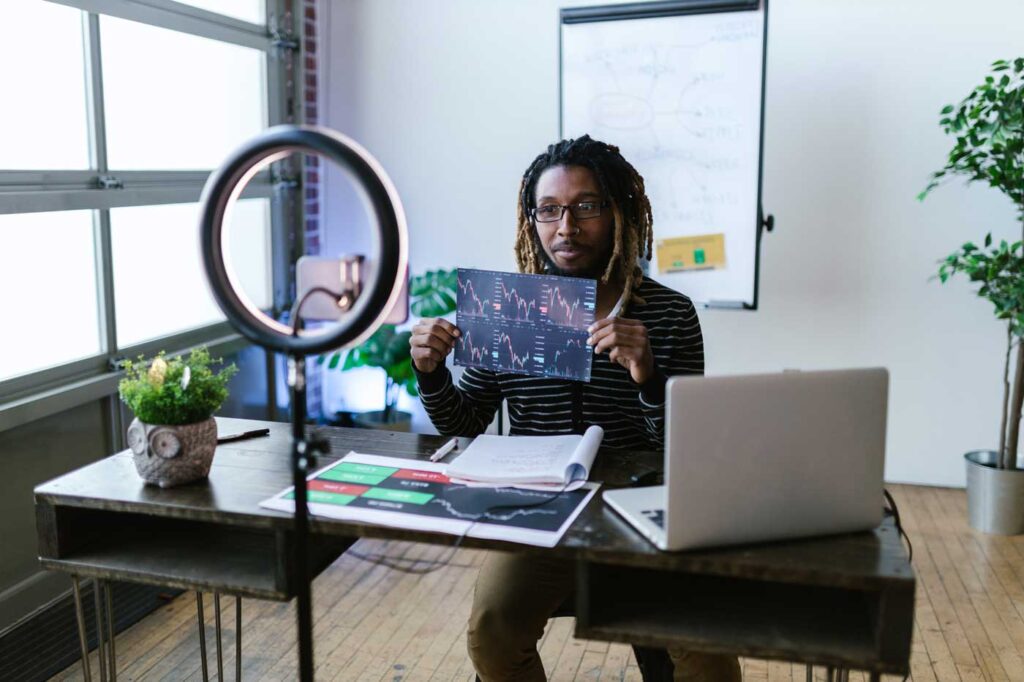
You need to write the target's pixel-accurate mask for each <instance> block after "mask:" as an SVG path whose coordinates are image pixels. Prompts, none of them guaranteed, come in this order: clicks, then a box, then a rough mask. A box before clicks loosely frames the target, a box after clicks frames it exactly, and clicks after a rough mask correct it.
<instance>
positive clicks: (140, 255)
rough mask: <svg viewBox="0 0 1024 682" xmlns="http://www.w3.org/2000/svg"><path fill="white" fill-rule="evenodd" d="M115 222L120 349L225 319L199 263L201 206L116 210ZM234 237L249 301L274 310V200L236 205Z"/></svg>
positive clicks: (234, 256) (235, 261) (234, 258)
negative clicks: (271, 213)
mask: <svg viewBox="0 0 1024 682" xmlns="http://www.w3.org/2000/svg"><path fill="white" fill-rule="evenodd" d="M110 222H111V238H112V240H113V251H114V304H115V306H116V311H117V313H116V314H117V345H118V347H121V348H124V347H126V346H131V345H134V344H136V343H141V342H143V341H148V340H150V339H155V338H158V337H161V336H167V335H168V334H174V333H176V332H181V331H185V330H187V329H193V328H195V327H200V326H203V325H205V324H210V323H212V322H218V321H220V320H223V319H224V316H223V315H222V314H221V312H220V308H218V307H217V304H216V302H215V301H214V300H213V297H212V296H211V295H210V293H209V288H208V286H207V283H206V275H205V273H204V272H203V265H202V259H201V258H200V255H199V246H198V244H199V204H172V205H167V206H136V207H130V208H115V209H112V210H111V211H110ZM228 235H229V237H230V243H229V253H230V258H231V261H230V266H231V267H232V268H233V269H234V271H235V272H236V273H237V275H238V277H239V279H240V280H241V282H242V288H243V290H244V292H245V294H246V295H247V296H248V297H249V298H251V299H252V300H253V301H255V302H256V304H257V305H259V306H261V307H269V305H270V297H271V293H270V292H271V286H270V284H271V279H270V202H269V200H267V199H246V200H244V201H240V202H238V203H237V204H235V208H234V211H233V212H232V214H231V222H230V223H229V225H228Z"/></svg>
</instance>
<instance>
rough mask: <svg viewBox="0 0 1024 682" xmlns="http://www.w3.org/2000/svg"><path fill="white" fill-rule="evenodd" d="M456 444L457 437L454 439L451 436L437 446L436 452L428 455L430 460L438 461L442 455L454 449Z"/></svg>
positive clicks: (457, 442) (457, 443) (457, 444)
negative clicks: (448, 439)
mask: <svg viewBox="0 0 1024 682" xmlns="http://www.w3.org/2000/svg"><path fill="white" fill-rule="evenodd" d="M458 446H459V441H458V439H456V438H452V439H451V440H450V441H448V442H447V443H445V444H444V445H442V446H441V447H439V448H438V449H437V452H435V453H434V454H432V455H431V456H430V461H431V462H436V461H438V460H439V459H441V458H442V457H444V456H445V455H447V454H448V453H449V452H451V451H452V450H454V449H455V448H457V447H458Z"/></svg>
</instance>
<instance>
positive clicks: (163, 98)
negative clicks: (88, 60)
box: [100, 16, 266, 170]
mask: <svg viewBox="0 0 1024 682" xmlns="http://www.w3.org/2000/svg"><path fill="white" fill-rule="evenodd" d="M100 35H101V43H102V53H103V90H104V101H105V104H106V114H107V119H106V120H107V155H108V159H109V162H110V167H111V168H113V169H117V170H137V169H153V168H160V169H170V170H185V169H201V168H216V167H217V166H219V165H220V164H221V163H223V161H224V159H225V157H226V156H227V155H228V152H230V151H231V150H233V149H235V148H236V147H238V146H239V145H240V144H242V142H244V141H246V140H248V139H249V138H251V137H253V136H254V135H256V134H257V133H258V132H259V131H260V130H262V129H263V128H264V127H265V121H266V115H265V108H266V107H265V106H264V102H265V97H264V88H263V82H264V77H263V72H264V60H265V54H264V53H263V52H261V51H259V50H253V49H250V48H247V47H239V46H237V45H231V44H228V43H221V42H217V41H215V40H208V39H206V38H200V37H198V36H193V35H188V34H186V33H179V32H177V31H170V30H167V29H163V28H156V27H154V26H147V25H145V24H139V23H136V22H133V21H126V20H124V19H117V18H114V17H107V16H104V17H101V19H100Z"/></svg>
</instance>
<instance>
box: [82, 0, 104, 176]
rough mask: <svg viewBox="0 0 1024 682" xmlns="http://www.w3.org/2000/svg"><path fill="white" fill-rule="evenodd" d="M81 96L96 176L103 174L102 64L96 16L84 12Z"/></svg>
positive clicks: (91, 159)
mask: <svg viewBox="0 0 1024 682" xmlns="http://www.w3.org/2000/svg"><path fill="white" fill-rule="evenodd" d="M83 16H84V17H85V19H84V28H85V36H84V38H85V39H84V41H83V43H84V45H85V96H86V99H87V102H86V111H87V112H88V116H89V161H90V165H91V166H92V168H93V170H95V171H96V173H97V174H98V175H104V174H106V172H107V119H106V114H105V112H104V108H103V65H102V56H101V53H100V17H99V15H98V14H93V13H91V12H90V13H85V14H83Z"/></svg>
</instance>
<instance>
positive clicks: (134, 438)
mask: <svg viewBox="0 0 1024 682" xmlns="http://www.w3.org/2000/svg"><path fill="white" fill-rule="evenodd" d="M128 446H129V447H130V448H131V449H132V453H134V460H135V469H136V471H138V472H139V476H140V477H141V478H142V480H144V481H146V483H152V484H153V485H158V486H160V487H161V488H170V487H172V486H176V485H182V484H184V483H191V482H192V481H196V480H199V479H202V478H206V477H207V475H209V473H210V465H211V464H213V453H214V451H215V450H216V449H217V422H216V420H214V418H213V417H210V418H209V419H207V420H206V421H201V422H196V423H195V424H181V425H178V426H165V425H160V424H145V423H143V422H140V421H139V420H138V419H134V420H132V423H131V425H130V426H129V427H128Z"/></svg>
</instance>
